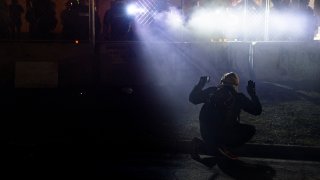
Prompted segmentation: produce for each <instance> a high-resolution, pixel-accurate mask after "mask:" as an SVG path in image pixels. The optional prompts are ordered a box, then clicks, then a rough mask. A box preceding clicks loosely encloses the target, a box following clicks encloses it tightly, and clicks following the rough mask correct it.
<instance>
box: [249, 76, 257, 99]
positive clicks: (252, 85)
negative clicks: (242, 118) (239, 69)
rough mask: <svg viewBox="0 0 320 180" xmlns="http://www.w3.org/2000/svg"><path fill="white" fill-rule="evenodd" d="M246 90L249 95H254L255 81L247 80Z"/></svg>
mask: <svg viewBox="0 0 320 180" xmlns="http://www.w3.org/2000/svg"><path fill="white" fill-rule="evenodd" d="M247 92H248V94H249V95H250V96H253V95H256V83H255V82H253V81H252V80H249V81H248V85H247Z"/></svg>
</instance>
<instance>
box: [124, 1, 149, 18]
mask: <svg viewBox="0 0 320 180" xmlns="http://www.w3.org/2000/svg"><path fill="white" fill-rule="evenodd" d="M145 12H146V10H145V9H144V8H141V7H139V6H138V5H137V4H129V5H128V6H127V14H128V15H130V16H135V15H137V14H141V13H145Z"/></svg>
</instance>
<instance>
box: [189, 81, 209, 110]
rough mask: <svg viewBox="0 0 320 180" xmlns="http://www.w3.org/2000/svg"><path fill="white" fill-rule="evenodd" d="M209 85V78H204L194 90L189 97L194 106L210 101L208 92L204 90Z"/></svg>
mask: <svg viewBox="0 0 320 180" xmlns="http://www.w3.org/2000/svg"><path fill="white" fill-rule="evenodd" d="M206 83H207V77H205V76H202V77H200V80H199V82H198V84H197V85H196V86H195V87H194V88H193V89H192V91H191V93H190V95H189V101H190V102H191V103H193V104H200V103H204V102H206V101H207V99H208V93H207V90H202V89H203V88H204V86H205V84H206Z"/></svg>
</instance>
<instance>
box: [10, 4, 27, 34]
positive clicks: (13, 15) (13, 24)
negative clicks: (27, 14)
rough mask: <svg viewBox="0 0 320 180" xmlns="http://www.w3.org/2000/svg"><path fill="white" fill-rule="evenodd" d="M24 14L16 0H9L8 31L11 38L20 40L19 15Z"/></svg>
mask: <svg viewBox="0 0 320 180" xmlns="http://www.w3.org/2000/svg"><path fill="white" fill-rule="evenodd" d="M23 12H24V10H23V8H22V6H21V5H20V4H19V3H18V1H17V0H11V4H10V6H9V17H10V30H11V35H12V38H20V33H21V25H22V21H21V15H22V13H23Z"/></svg>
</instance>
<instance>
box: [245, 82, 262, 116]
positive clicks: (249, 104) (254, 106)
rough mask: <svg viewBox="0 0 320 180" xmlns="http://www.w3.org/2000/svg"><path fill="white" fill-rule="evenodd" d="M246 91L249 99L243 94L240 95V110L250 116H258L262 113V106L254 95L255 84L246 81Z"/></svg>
mask: <svg viewBox="0 0 320 180" xmlns="http://www.w3.org/2000/svg"><path fill="white" fill-rule="evenodd" d="M247 91H248V94H249V95H250V97H251V99H249V98H248V97H246V96H245V95H244V94H240V99H241V100H240V101H241V106H242V109H243V110H244V111H246V112H248V113H250V114H252V115H260V114H261V113H262V106H261V103H260V100H259V98H258V96H257V95H256V90H255V83H254V82H253V81H251V80H250V81H248V85H247Z"/></svg>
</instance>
